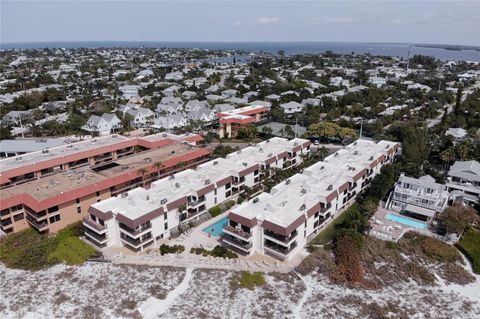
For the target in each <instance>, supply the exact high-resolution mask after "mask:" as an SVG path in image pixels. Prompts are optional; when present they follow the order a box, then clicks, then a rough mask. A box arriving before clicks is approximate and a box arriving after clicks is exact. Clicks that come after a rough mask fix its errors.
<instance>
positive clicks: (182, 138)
mask: <svg viewBox="0 0 480 319" xmlns="http://www.w3.org/2000/svg"><path fill="white" fill-rule="evenodd" d="M202 140H203V138H202V137H201V136H199V135H173V134H166V133H161V134H156V135H149V136H145V137H138V138H137V137H135V138H130V137H124V136H120V135H109V136H103V137H98V138H95V139H90V140H86V141H81V142H76V143H71V144H68V145H62V146H59V147H53V148H48V149H44V150H42V151H39V152H32V153H27V154H23V155H21V156H16V157H10V158H7V159H4V160H1V161H0V185H1V186H0V187H1V188H0V228H1V230H2V231H4V232H6V233H10V232H17V231H20V230H22V229H25V228H27V227H29V226H30V227H33V228H35V229H37V230H38V231H40V232H56V231H58V230H59V229H61V228H63V227H65V226H66V225H68V224H70V223H73V222H75V221H80V220H82V219H83V218H84V217H86V216H87V211H88V207H89V206H90V205H92V204H93V203H96V202H98V201H101V200H103V199H107V198H109V197H111V196H116V195H118V194H121V193H123V192H125V191H128V190H130V189H133V188H136V187H138V186H148V185H149V184H150V183H151V182H152V181H154V180H157V179H159V178H162V177H164V176H167V175H171V174H173V173H175V172H178V171H181V170H183V169H187V168H191V167H196V166H197V165H199V164H201V163H203V162H205V161H206V160H207V159H208V157H209V155H210V152H209V151H208V150H207V149H205V148H199V147H197V146H196V144H197V143H200V142H201V141H202ZM157 162H161V163H162V166H161V167H157V166H156V164H155V163H157Z"/></svg>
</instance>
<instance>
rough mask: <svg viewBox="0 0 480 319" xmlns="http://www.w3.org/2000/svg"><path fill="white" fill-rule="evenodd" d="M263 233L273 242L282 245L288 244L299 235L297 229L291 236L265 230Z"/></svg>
mask: <svg viewBox="0 0 480 319" xmlns="http://www.w3.org/2000/svg"><path fill="white" fill-rule="evenodd" d="M263 235H264V236H265V237H267V239H268V240H270V241H272V242H275V243H279V244H280V245H282V246H288V245H289V244H290V242H291V241H292V240H294V239H295V238H296V237H297V235H298V232H297V231H296V230H295V231H293V232H292V233H291V234H290V236H288V237H285V236H282V235H279V234H276V233H274V232H272V231H269V230H264V231H263Z"/></svg>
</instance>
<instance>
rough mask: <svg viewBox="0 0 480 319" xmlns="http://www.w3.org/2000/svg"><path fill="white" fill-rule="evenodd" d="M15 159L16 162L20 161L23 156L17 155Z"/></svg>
mask: <svg viewBox="0 0 480 319" xmlns="http://www.w3.org/2000/svg"><path fill="white" fill-rule="evenodd" d="M15 160H16V161H17V162H21V161H23V157H21V156H19V157H17V158H16V159H15Z"/></svg>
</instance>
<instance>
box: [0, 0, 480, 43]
mask: <svg viewBox="0 0 480 319" xmlns="http://www.w3.org/2000/svg"><path fill="white" fill-rule="evenodd" d="M0 9H1V10H0V11H1V16H0V17H1V21H0V41H1V42H2V43H14V42H53V41H221V42H223V41H230V42H235V41H318V42H401V43H431V44H463V45H475V46H480V0H476V1H454V0H450V1H438V0H423V1H395V0H377V1H362V0H354V1H343V0H337V1H320V0H319V1H314V0H311V1H281V0H270V1H254V0H242V1H228V0H220V1H205V0H197V1H184V0H178V1H161V0H157V1H121V0H117V1H92V0H83V1H69V0H63V1H23V0H17V1H13V0H0Z"/></svg>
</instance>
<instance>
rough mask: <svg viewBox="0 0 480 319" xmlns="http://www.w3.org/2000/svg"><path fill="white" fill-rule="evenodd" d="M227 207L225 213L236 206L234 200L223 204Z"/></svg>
mask: <svg viewBox="0 0 480 319" xmlns="http://www.w3.org/2000/svg"><path fill="white" fill-rule="evenodd" d="M223 205H224V206H225V211H227V210H229V209H230V208H232V207H233V206H235V201H234V200H229V201H227V202H225V203H224V204H223Z"/></svg>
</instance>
